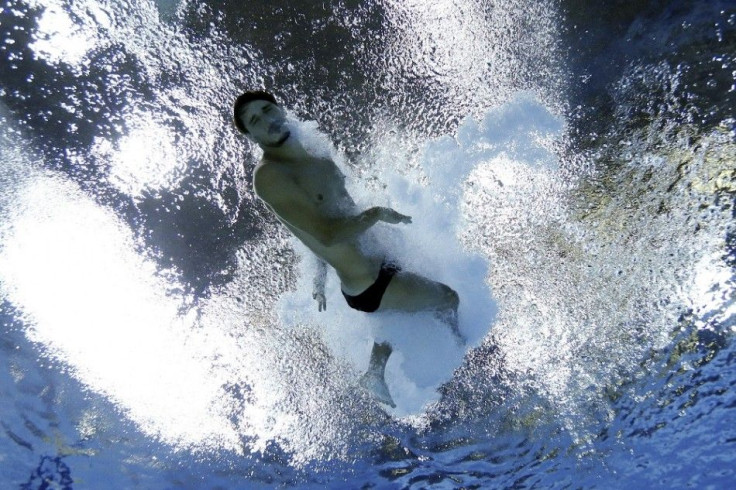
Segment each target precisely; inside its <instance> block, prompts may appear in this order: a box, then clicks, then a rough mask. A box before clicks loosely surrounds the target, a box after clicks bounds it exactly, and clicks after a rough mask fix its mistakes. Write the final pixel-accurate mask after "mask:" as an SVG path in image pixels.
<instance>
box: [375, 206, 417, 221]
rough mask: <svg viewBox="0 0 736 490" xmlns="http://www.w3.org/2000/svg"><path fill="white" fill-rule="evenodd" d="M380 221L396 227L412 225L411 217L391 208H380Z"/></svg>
mask: <svg viewBox="0 0 736 490" xmlns="http://www.w3.org/2000/svg"><path fill="white" fill-rule="evenodd" d="M378 219H379V220H381V221H385V222H386V223H391V224H394V225H395V224H398V223H404V224H409V223H411V216H406V215H405V214H401V213H399V212H397V211H394V210H393V209H391V208H378Z"/></svg>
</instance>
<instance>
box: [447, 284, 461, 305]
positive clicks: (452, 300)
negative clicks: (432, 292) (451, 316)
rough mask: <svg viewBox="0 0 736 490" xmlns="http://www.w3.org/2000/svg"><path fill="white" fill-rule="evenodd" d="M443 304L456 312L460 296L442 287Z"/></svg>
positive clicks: (450, 289) (452, 290)
mask: <svg viewBox="0 0 736 490" xmlns="http://www.w3.org/2000/svg"><path fill="white" fill-rule="evenodd" d="M443 288H444V294H445V303H446V304H447V305H448V306H449V307H450V308H452V309H454V310H456V309H457V307H458V306H459V305H460V296H459V295H458V294H457V292H456V291H455V290H454V289H452V288H451V287H449V286H444V285H443Z"/></svg>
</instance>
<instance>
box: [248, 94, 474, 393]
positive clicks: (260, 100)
mask: <svg viewBox="0 0 736 490" xmlns="http://www.w3.org/2000/svg"><path fill="white" fill-rule="evenodd" d="M234 122H235V126H236V127H237V128H238V129H239V130H240V131H241V132H242V133H244V134H245V135H247V137H248V138H249V139H250V140H251V141H253V142H254V143H256V144H258V145H259V146H260V147H261V148H262V149H263V158H262V160H261V161H260V163H259V164H258V165H257V166H256V169H255V172H254V176H253V187H254V189H255V192H256V195H257V196H258V197H259V198H261V199H262V200H263V202H264V203H265V204H266V205H267V206H268V208H269V209H270V210H271V211H273V213H274V214H275V215H276V217H277V218H278V219H279V221H281V223H283V224H284V226H286V227H287V228H288V229H289V231H291V232H292V233H293V234H294V235H295V236H296V237H297V238H298V239H299V240H301V241H302V242H303V243H304V244H305V245H306V246H307V247H308V248H309V249H310V250H311V251H312V252H314V254H315V255H316V256H317V258H318V263H319V267H318V274H317V277H316V278H315V280H314V290H313V294H312V296H313V298H314V299H316V300H317V304H318V309H319V311H323V310H324V309H326V307H327V304H326V300H325V291H324V288H325V274H326V265H330V266H331V267H332V268H333V269H334V270H335V272H336V273H337V276H338V277H339V278H340V282H341V289H342V294H343V296H345V300H346V301H347V303H348V305H349V306H350V307H351V308H354V309H356V310H360V311H364V312H368V313H370V312H375V311H390V310H393V311H406V312H417V311H425V310H430V311H434V312H436V313H437V315H438V316H439V317H440V318H442V319H443V320H444V321H445V322H446V323H447V324H448V325H449V326H450V328H451V329H452V332H453V333H454V335H455V336H457V338H458V339H459V341H460V342H464V339H463V338H462V336H461V335H460V332H459V329H458V318H457V309H458V304H459V298H458V295H457V293H456V292H455V291H454V290H453V289H451V288H450V287H448V286H446V285H444V284H441V283H439V282H435V281H432V280H430V279H427V278H425V277H422V276H420V275H418V274H413V273H411V272H407V271H404V270H402V269H401V267H399V266H398V265H397V264H395V263H393V262H391V260H390V258H388V257H387V256H385V255H382V254H380V255H376V254H375V253H378V252H373V253H372V252H368V251H376V250H379V249H380V247H378V246H377V244H376V243H374V241H373V240H372V237H371V233H370V232H368V230H369V229H370V228H371V227H372V226H373V225H375V224H376V223H378V222H379V221H383V222H386V223H390V224H399V223H404V224H408V223H411V218H410V217H409V216H405V215H403V214H401V213H398V212H396V211H394V210H393V209H389V208H385V207H371V208H368V209H366V210H363V211H359V210H358V209H357V207H356V204H355V202H354V201H353V199H352V198H351V197H350V195H349V194H348V192H347V190H346V189H345V182H344V181H345V176H344V175H343V174H342V172H340V170H339V169H338V167H337V165H335V162H333V161H332V160H330V159H328V158H324V157H317V156H314V155H311V154H309V152H308V151H307V150H305V148H304V146H303V145H302V142H300V141H298V139H297V137H296V136H294V135H292V131H291V130H290V127H289V122H288V121H287V119H286V112H285V111H284V109H283V108H282V107H281V106H279V105H278V103H277V102H276V99H275V98H274V96H273V95H271V94H270V93H267V92H263V91H253V92H246V93H244V94H242V95H241V96H240V97H238V98H237V99H236V100H235V104H234ZM366 245H367V246H366ZM387 253H388V252H387ZM391 352H392V348H391V346H390V344H388V343H386V342H384V343H380V344H379V343H375V342H374V344H373V349H372V352H371V358H370V363H369V368H368V370H367V372H366V373H365V374H364V375H363V376H362V377H361V379H360V384H361V386H363V387H364V388H365V389H367V390H368V391H369V392H371V393H372V394H373V395H374V396H375V397H376V398H377V399H378V400H379V401H381V402H383V403H385V404H387V405H389V406H391V407H394V406H395V404H394V402H393V400H392V398H391V395H390V393H389V390H388V386H387V385H386V381H385V379H384V372H385V368H386V362H387V361H388V358H389V356H390V355H391Z"/></svg>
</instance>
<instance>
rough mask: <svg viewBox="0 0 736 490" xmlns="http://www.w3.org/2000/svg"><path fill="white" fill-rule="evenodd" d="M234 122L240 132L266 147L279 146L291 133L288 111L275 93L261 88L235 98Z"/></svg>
mask: <svg viewBox="0 0 736 490" xmlns="http://www.w3.org/2000/svg"><path fill="white" fill-rule="evenodd" d="M233 122H234V123H235V127H237V128H238V129H239V130H240V132H242V133H244V134H245V135H246V136H248V138H250V139H251V140H252V141H254V142H255V143H258V144H259V145H260V146H261V147H264V148H275V147H279V146H281V145H283V144H284V142H285V141H286V140H287V139H289V136H290V135H291V133H290V131H289V128H288V126H287V124H286V111H284V109H282V108H281V106H279V105H278V103H277V102H276V98H275V97H274V96H273V95H271V94H270V93H268V92H264V91H261V90H257V91H252V92H245V93H244V94H242V95H241V96H240V97H238V98H237V99H235V104H234V106H233Z"/></svg>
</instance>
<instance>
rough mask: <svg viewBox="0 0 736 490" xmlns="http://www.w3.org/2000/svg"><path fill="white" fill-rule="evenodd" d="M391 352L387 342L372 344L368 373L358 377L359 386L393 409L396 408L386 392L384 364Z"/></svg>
mask: <svg viewBox="0 0 736 490" xmlns="http://www.w3.org/2000/svg"><path fill="white" fill-rule="evenodd" d="M392 351H393V349H391V345H390V344H389V343H388V342H384V343H382V344H379V343H377V342H374V343H373V350H371V360H370V362H369V363H368V371H366V372H365V374H364V375H363V376H361V377H360V386H362V387H363V388H365V389H366V390H368V391H370V392H371V393H372V394H373V395H374V396H375V397H376V398H377V399H378V400H379V401H380V402H383V403H385V404H386V405H389V406H390V407H392V408H393V407H396V404H395V403H394V400H393V399H392V398H391V393H389V391H388V385H386V378H385V374H386V363H387V362H388V358H389V356H390V355H391V352H392Z"/></svg>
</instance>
